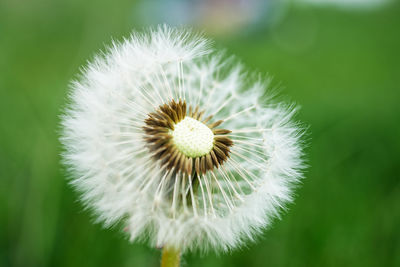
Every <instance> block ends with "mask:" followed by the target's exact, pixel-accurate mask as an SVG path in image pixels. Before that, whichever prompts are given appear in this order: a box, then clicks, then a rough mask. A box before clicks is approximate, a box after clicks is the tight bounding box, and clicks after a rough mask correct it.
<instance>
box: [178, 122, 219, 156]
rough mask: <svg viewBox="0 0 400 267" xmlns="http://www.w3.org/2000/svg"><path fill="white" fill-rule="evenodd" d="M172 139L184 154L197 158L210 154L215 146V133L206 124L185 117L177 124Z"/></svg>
mask: <svg viewBox="0 0 400 267" xmlns="http://www.w3.org/2000/svg"><path fill="white" fill-rule="evenodd" d="M172 140H173V142H174V143H175V145H176V147H177V148H178V149H179V151H181V152H182V153H183V154H184V155H186V156H188V157H191V158H196V157H201V156H204V155H206V154H208V153H209V152H210V151H211V149H212V148H213V141H214V134H213V132H212V131H211V130H210V128H208V127H207V126H206V125H205V124H203V123H201V122H199V121H198V120H195V119H193V118H190V117H185V118H184V119H183V120H182V121H180V122H179V123H177V124H176V125H175V128H174V130H173V131H172Z"/></svg>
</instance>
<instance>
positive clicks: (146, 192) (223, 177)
mask: <svg viewBox="0 0 400 267" xmlns="http://www.w3.org/2000/svg"><path fill="white" fill-rule="evenodd" d="M222 58H223V56H222V55H221V54H216V53H215V52H213V51H212V49H211V48H210V43H209V41H208V40H206V39H204V38H203V37H201V36H199V35H196V34H194V33H192V32H190V31H187V30H181V29H174V28H169V27H167V26H160V27H158V28H157V29H155V30H150V31H149V33H144V34H133V35H132V36H131V37H130V39H129V40H125V41H124V42H122V43H119V44H114V45H113V47H112V48H110V49H109V51H108V52H107V53H105V54H103V55H102V56H98V57H97V58H95V60H94V61H93V62H92V63H90V64H89V65H88V67H87V68H86V69H85V70H84V71H83V75H82V77H81V79H80V81H77V82H74V83H73V84H72V88H71V95H70V104H69V107H68V108H67V110H66V111H65V114H64V116H63V119H62V126H63V133H62V138H61V141H62V143H63V144H64V146H65V152H64V155H63V157H64V160H65V162H66V164H67V166H68V167H69V168H70V170H71V172H72V174H73V175H72V177H73V178H72V179H71V184H72V185H73V186H74V187H75V188H76V189H77V191H79V192H80V193H81V197H82V201H83V202H84V203H85V204H86V205H87V207H89V208H91V209H92V210H93V211H94V213H95V214H96V218H97V219H98V221H99V222H102V223H104V225H105V226H106V227H109V226H113V225H116V224H119V225H123V227H124V228H125V230H126V232H127V233H128V236H129V238H130V240H131V241H134V240H146V241H148V243H149V244H150V245H152V246H155V247H160V248H161V247H162V248H164V253H163V261H164V264H165V262H167V261H168V260H169V259H173V260H176V261H178V260H179V253H181V252H186V251H193V250H200V251H207V250H209V249H213V250H215V251H228V250H231V249H234V248H237V247H239V246H240V245H242V244H244V242H247V241H251V240H254V238H255V236H256V234H257V233H258V232H260V231H261V230H262V229H263V228H265V227H266V226H268V225H269V224H270V222H271V219H273V218H274V217H278V216H279V212H280V211H281V210H282V208H284V206H285V204H286V203H288V202H289V201H291V193H292V188H293V186H294V185H295V184H296V182H297V181H298V179H299V178H300V177H301V169H302V159H301V155H302V151H301V144H300V141H299V138H300V136H301V130H300V129H299V127H298V124H296V123H294V122H292V119H291V117H292V115H293V113H294V112H295V108H293V107H290V106H285V105H282V104H272V103H268V101H267V100H268V99H267V98H265V97H264V94H265V92H266V83H265V82H263V81H261V80H259V79H256V80H255V81H253V82H252V81H251V80H252V79H251V78H249V77H250V75H249V74H248V73H245V72H244V71H243V70H242V67H241V66H240V65H237V64H235V63H234V61H233V60H232V59H230V60H223V59H222Z"/></svg>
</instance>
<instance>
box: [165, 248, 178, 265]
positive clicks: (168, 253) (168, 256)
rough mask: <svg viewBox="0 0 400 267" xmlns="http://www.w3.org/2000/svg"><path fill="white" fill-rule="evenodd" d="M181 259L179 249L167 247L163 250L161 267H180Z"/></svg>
mask: <svg viewBox="0 0 400 267" xmlns="http://www.w3.org/2000/svg"><path fill="white" fill-rule="evenodd" d="M180 258H181V253H180V251H179V249H176V248H174V247H167V246H165V247H164V248H163V250H162V256H161V267H179V265H180Z"/></svg>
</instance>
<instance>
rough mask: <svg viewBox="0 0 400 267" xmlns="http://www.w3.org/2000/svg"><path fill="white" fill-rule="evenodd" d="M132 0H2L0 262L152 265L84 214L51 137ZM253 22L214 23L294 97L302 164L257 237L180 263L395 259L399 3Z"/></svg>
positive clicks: (399, 204)
mask: <svg viewBox="0 0 400 267" xmlns="http://www.w3.org/2000/svg"><path fill="white" fill-rule="evenodd" d="M139 6H140V2H138V1H125V0H122V1H100V0H99V1H82V0H70V1H67V0H31V1H28V0H25V1H23V0H2V1H0V266H96V267H99V266H158V264H159V258H160V251H158V250H156V249H152V248H149V247H148V246H147V245H145V244H130V243H129V242H128V241H127V240H126V239H125V238H124V235H123V234H122V233H120V232H119V231H118V230H117V229H112V230H105V229H102V227H101V225H97V224H93V217H92V214H91V213H90V212H89V211H85V210H84V209H83V208H82V205H81V204H80V203H79V202H78V194H77V193H76V192H74V191H73V190H72V189H71V187H70V186H68V185H67V182H66V179H65V177H66V174H65V172H64V171H63V169H62V166H61V164H60V163H59V161H60V156H59V153H60V144H59V142H58V140H57V138H58V133H57V132H58V127H59V117H58V116H59V114H60V111H61V110H62V108H63V106H64V105H65V101H66V96H67V87H68V83H69V81H70V80H71V79H73V78H76V77H77V74H78V73H79V68H80V67H81V66H82V65H84V64H85V63H86V61H87V60H89V59H91V58H92V57H93V55H94V54H95V53H96V52H97V51H98V50H99V49H103V48H104V46H105V45H108V44H110V43H111V37H112V38H114V39H116V40H121V39H122V37H123V36H128V35H129V33H130V32H131V31H132V30H135V29H138V26H143V25H144V22H143V21H141V20H140V19H139V18H138V16H137V12H136V11H137V8H138V7H139ZM142 15H143V14H142ZM144 15H145V16H146V14H144ZM151 15H152V14H148V16H151ZM142 17H143V16H142ZM265 21H267V19H265ZM258 23H259V26H260V25H261V27H256V28H257V29H256V30H254V28H252V29H251V30H250V28H249V30H248V31H247V30H246V28H245V27H244V28H243V29H242V32H241V33H240V34H236V35H223V34H222V35H221V34H217V33H216V32H213V31H212V30H210V31H209V33H210V34H211V35H214V36H212V37H213V38H214V39H215V44H216V46H217V47H224V48H227V50H228V53H232V54H236V55H237V56H238V57H239V58H240V59H241V60H242V61H243V62H244V63H246V64H247V65H248V66H250V67H252V68H253V69H256V70H258V71H261V72H268V73H270V74H271V75H272V76H273V77H274V85H275V86H279V87H280V88H282V90H281V92H282V95H283V97H282V98H283V99H286V100H292V101H296V102H297V103H299V104H300V105H301V106H302V110H301V112H300V113H299V115H298V118H299V119H300V120H302V121H303V122H305V123H306V124H308V125H310V130H309V139H310V140H309V147H308V148H307V149H306V151H307V158H308V162H309V165H310V166H311V167H310V168H309V169H308V170H307V173H306V179H305V180H304V181H303V183H302V186H301V188H299V190H297V192H296V195H297V196H296V201H295V203H294V204H291V205H290V210H289V212H286V213H285V214H284V215H283V216H282V220H281V221H275V223H274V225H273V227H272V228H271V229H269V230H268V231H265V233H264V234H263V236H260V238H259V239H258V241H257V242H256V243H254V244H249V245H248V247H246V248H243V249H241V250H237V251H234V252H232V253H231V254H227V255H214V254H212V253H211V254H208V255H203V256H202V255H198V254H190V255H185V257H184V266H247V267H250V266H363V267H365V266H400V230H399V228H400V155H399V154H400V103H399V100H400V88H399V85H400V5H399V3H398V2H393V3H391V4H389V5H387V6H381V7H379V8H369V9H363V10H358V9H356V8H354V9H344V8H338V7H332V6H330V7H329V6H313V5H307V4H291V5H289V6H286V9H285V12H284V15H282V16H281V19H280V20H279V21H276V22H275V23H274V24H273V25H272V24H270V25H266V22H265V25H264V24H263V20H261V21H259V22H258ZM247 32H248V33H247ZM206 34H207V31H206Z"/></svg>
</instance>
